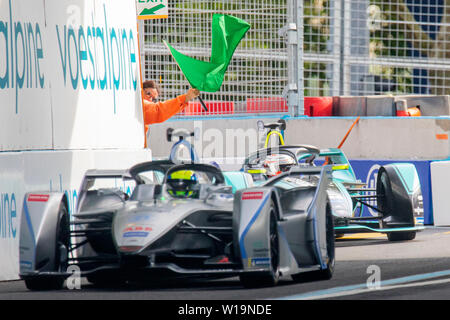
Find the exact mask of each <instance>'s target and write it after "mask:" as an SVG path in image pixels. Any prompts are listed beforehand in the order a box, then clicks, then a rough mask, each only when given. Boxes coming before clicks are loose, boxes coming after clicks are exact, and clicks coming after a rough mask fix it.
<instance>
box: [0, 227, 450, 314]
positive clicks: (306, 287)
mask: <svg viewBox="0 0 450 320" xmlns="http://www.w3.org/2000/svg"><path fill="white" fill-rule="evenodd" d="M336 247H337V248H336V258H337V261H336V269H335V273H334V276H333V278H332V279H331V280H324V281H315V282H303V283H294V282H292V281H291V280H290V278H282V279H281V281H280V283H279V284H278V286H276V287H272V288H258V289H245V288H243V287H242V286H241V284H240V282H239V279H238V278H236V277H235V278H227V279H222V280H209V281H204V280H201V281H199V280H196V281H192V280H190V281H176V282H164V283H159V284H154V283H131V284H127V285H125V286H121V287H101V288H99V287H94V286H93V285H91V284H90V283H88V282H87V281H86V280H83V281H82V287H81V290H78V289H75V290H69V289H67V288H66V289H63V290H60V291H47V292H31V291H28V290H27V289H26V287H25V284H24V282H23V281H10V282H2V283H0V300H152V301H158V300H172V301H173V300H176V301H178V302H179V303H181V302H183V303H185V302H186V301H190V302H191V303H195V301H194V300H198V301H206V300H208V301H216V302H220V301H222V302H224V301H238V300H239V301H244V300H245V301H248V300H251V301H256V300H257V301H258V302H261V301H264V300H273V301H275V300H276V301H283V300H301V299H306V300H310V299H311V300H319V299H320V300H352V301H353V300H391V299H394V300H450V228H435V227H427V228H426V230H424V231H422V232H420V233H418V234H417V237H416V239H415V240H413V241H404V242H389V241H387V239H386V236H385V235H377V234H358V235H352V236H347V237H345V238H344V239H340V240H338V241H337V242H336ZM183 305H184V304H183Z"/></svg>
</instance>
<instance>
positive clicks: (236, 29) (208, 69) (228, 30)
mask: <svg viewBox="0 0 450 320" xmlns="http://www.w3.org/2000/svg"><path fill="white" fill-rule="evenodd" d="M248 29H250V25H249V24H248V23H247V22H245V21H244V20H241V19H239V18H236V17H233V16H229V15H224V14H214V16H213V21H212V48H211V59H210V61H209V62H206V61H201V60H197V59H194V58H191V57H188V56H186V55H184V54H182V53H180V52H178V51H177V50H175V49H174V48H173V47H172V46H171V45H170V44H168V43H167V42H166V41H164V43H165V44H166V46H167V47H168V48H169V50H170V52H171V54H172V56H173V58H174V59H175V61H176V62H177V64H178V66H179V67H180V69H181V71H182V72H183V74H184V75H185V77H186V78H187V80H188V81H189V83H190V85H191V86H192V87H193V88H195V89H198V90H200V91H206V92H216V91H218V90H219V89H220V86H221V85H222V82H223V78H224V76H225V72H226V71H227V68H228V65H229V64H230V61H231V58H232V57H233V54H234V51H235V50H236V48H237V46H238V45H239V43H240V42H241V40H242V38H243V37H244V36H245V34H246V33H247V31H248Z"/></svg>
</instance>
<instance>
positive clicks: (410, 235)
mask: <svg viewBox="0 0 450 320" xmlns="http://www.w3.org/2000/svg"><path fill="white" fill-rule="evenodd" d="M387 237H388V240H389V241H409V240H414V239H415V238H416V232H415V231H412V232H391V233H388V234H387Z"/></svg>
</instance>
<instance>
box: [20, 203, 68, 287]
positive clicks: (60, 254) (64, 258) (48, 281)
mask: <svg viewBox="0 0 450 320" xmlns="http://www.w3.org/2000/svg"><path fill="white" fill-rule="evenodd" d="M69 248H70V220H69V213H68V210H67V207H66V205H65V204H64V203H63V202H61V204H60V207H59V211H58V225H57V226H56V244H55V264H54V266H53V269H52V270H51V271H55V272H66V271H67V267H68V252H69ZM64 280H65V279H64V277H62V276H61V277H49V276H46V277H42V276H37V277H32V278H28V279H25V286H26V287H27V288H28V289H29V290H32V291H43V290H60V289H62V287H63V285H64Z"/></svg>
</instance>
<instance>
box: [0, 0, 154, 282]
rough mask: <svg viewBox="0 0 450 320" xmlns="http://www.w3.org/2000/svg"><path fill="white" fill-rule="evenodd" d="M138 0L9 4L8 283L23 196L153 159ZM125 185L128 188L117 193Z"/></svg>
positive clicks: (3, 267) (3, 115)
mask: <svg viewBox="0 0 450 320" xmlns="http://www.w3.org/2000/svg"><path fill="white" fill-rule="evenodd" d="M140 83H141V79H140V70H139V52H138V34H137V23H136V1H135V0H120V1H117V0H0V101H1V103H0V119H1V123H2V125H1V126H0V280H10V279H17V278H18V272H19V261H18V259H19V258H18V257H19V240H18V239H19V233H20V230H19V228H20V219H21V213H22V203H23V197H24V194H25V193H26V192H30V191H38V190H44V191H45V190H53V191H64V192H66V193H67V196H68V199H69V202H70V208H69V210H70V211H73V209H74V205H75V203H76V197H77V190H78V188H79V186H80V183H81V178H82V176H83V174H84V172H85V171H86V170H88V169H112V168H114V169H125V168H128V167H130V166H131V165H134V164H136V163H137V162H140V161H146V160H149V159H150V158H151V156H150V152H149V150H144V149H143V145H144V125H143V121H142V105H141V91H140ZM118 187H120V186H118Z"/></svg>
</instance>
